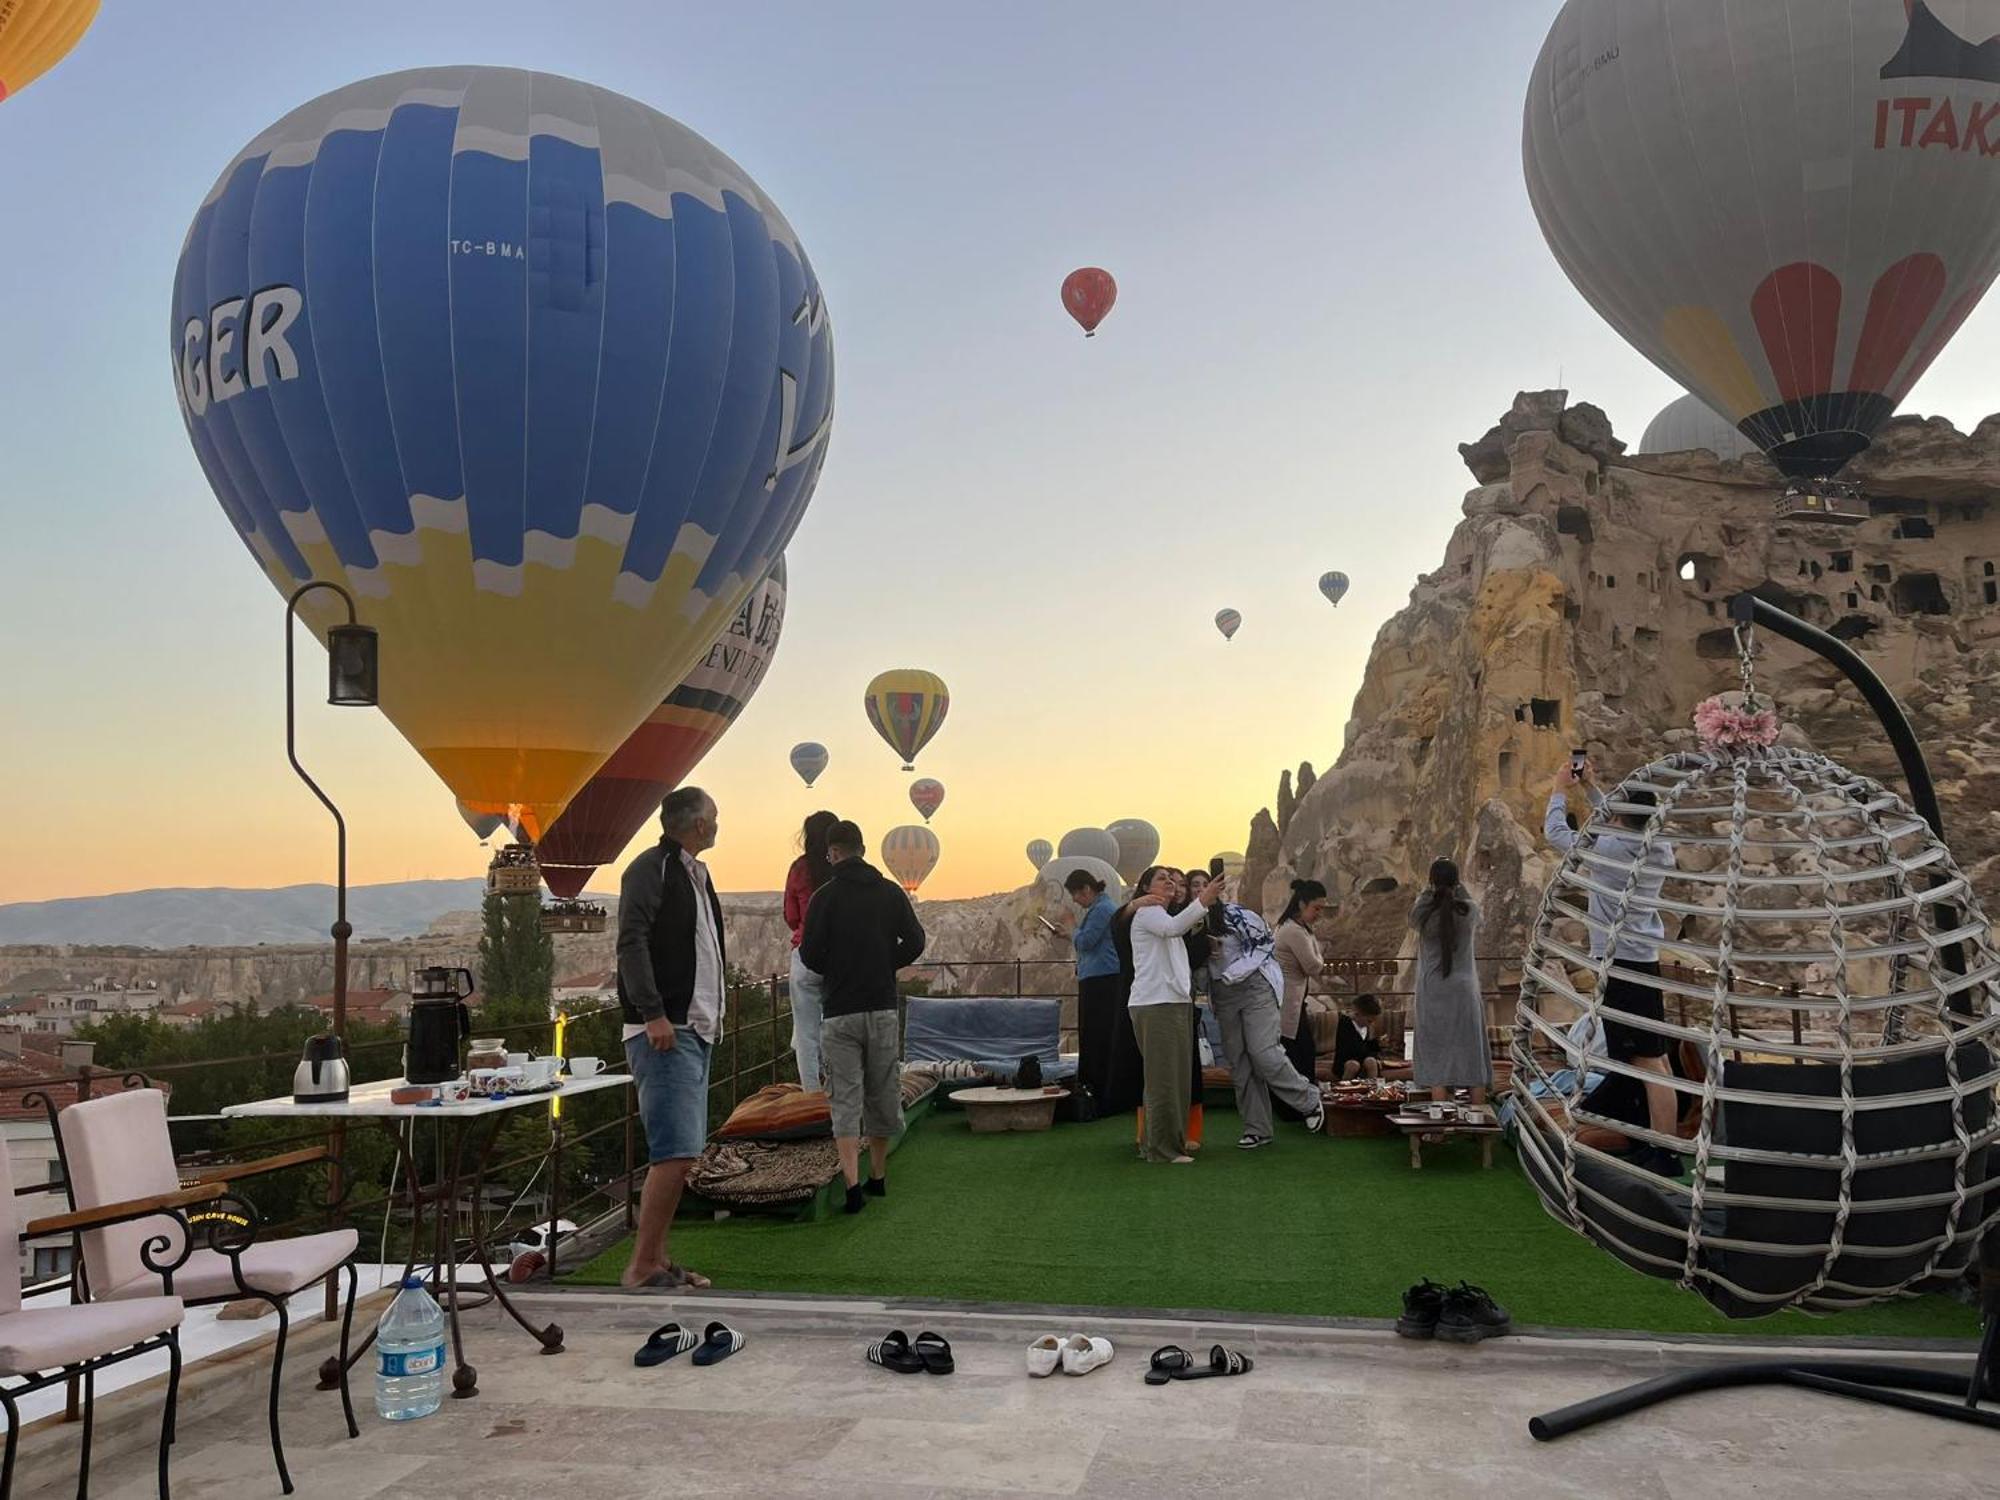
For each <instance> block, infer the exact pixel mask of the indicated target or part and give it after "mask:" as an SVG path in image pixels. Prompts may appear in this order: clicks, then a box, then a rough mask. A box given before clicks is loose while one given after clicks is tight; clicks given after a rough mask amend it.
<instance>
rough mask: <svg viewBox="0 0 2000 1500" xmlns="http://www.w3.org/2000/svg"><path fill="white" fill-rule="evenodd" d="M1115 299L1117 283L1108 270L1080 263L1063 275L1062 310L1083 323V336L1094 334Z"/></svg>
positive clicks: (1087, 336)
mask: <svg viewBox="0 0 2000 1500" xmlns="http://www.w3.org/2000/svg"><path fill="white" fill-rule="evenodd" d="M1117 300H1118V283H1117V282H1115V281H1113V280H1112V279H1111V273H1110V272H1109V271H1103V270H1099V269H1098V268H1097V267H1096V266H1083V267H1081V268H1080V269H1078V270H1075V271H1072V272H1070V273H1069V275H1067V276H1065V277H1064V278H1063V284H1062V305H1063V310H1064V311H1065V312H1067V313H1068V314H1069V315H1070V316H1071V317H1072V318H1075V319H1076V321H1077V322H1078V323H1080V324H1081V325H1082V326H1083V336H1084V337H1085V338H1087V339H1094V338H1096V337H1097V325H1098V324H1099V323H1102V322H1103V321H1104V320H1105V318H1106V317H1107V316H1108V315H1109V314H1110V312H1111V304H1112V303H1114V302H1116V301H1117Z"/></svg>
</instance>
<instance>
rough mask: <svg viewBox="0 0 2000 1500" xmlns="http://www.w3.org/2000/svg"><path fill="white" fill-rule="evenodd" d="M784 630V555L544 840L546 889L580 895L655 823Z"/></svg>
mask: <svg viewBox="0 0 2000 1500" xmlns="http://www.w3.org/2000/svg"><path fill="white" fill-rule="evenodd" d="M784 628H785V560H784V559H783V558H782V557H781V558H779V559H778V565H777V566H776V567H775V568H773V569H772V570H771V573H770V576H769V577H768V578H766V579H765V580H764V581H763V582H762V583H761V584H759V585H758V586H757V588H756V590H755V591H754V592H753V593H752V594H751V595H750V597H749V598H747V599H745V600H744V601H743V607H742V608H741V609H739V610H737V611H736V617H735V618H734V619H732V620H731V621H730V622H729V628H728V629H727V630H725V631H723V632H722V634H721V635H720V636H718V637H716V640H715V644H713V645H712V646H710V647H709V648H708V655H706V656H704V657H703V658H702V659H701V661H700V662H699V663H698V664H697V665H696V667H695V669H694V670H693V671H692V672H689V673H688V674H687V676H685V677H683V678H682V679H681V681H680V685H679V686H678V687H676V688H675V689H674V690H673V691H672V692H671V693H669V694H667V696H666V699H665V701H664V702H662V703H661V704H660V706H659V707H658V708H656V709H654V710H653V711H652V713H651V714H649V715H647V717H646V722H645V723H643V724H641V725H640V726H639V727H638V728H637V729H635V730H633V731H632V733H631V734H630V735H628V736H627V737H626V740H625V743H624V744H622V745H620V746H619V747H618V748H617V749H616V750H614V751H612V752H611V758H610V759H609V760H607V761H606V762H605V763H604V764H603V765H602V766H600V767H599V768H598V771H597V774H596V775H594V776H592V777H591V778H590V780H589V781H587V782H585V783H584V787H583V790H582V791H580V792H578V793H577V794H576V796H574V797H573V798H571V799H570V804H569V806H568V807H566V808H564V809H563V813H562V816H561V817H559V818H557V819H556V820H555V822H554V823H552V824H551V825H550V826H549V829H548V831H547V832H546V833H544V834H543V835H542V838H541V842H540V843H539V844H538V845H536V848H535V860H536V862H537V863H538V864H540V866H541V867H542V879H543V880H545V881H546V882H548V887H549V889H550V890H551V891H553V892H554V893H555V894H556V895H558V896H560V897H563V898H564V899H568V898H570V897H573V896H576V895H578V894H580V893H581V892H582V890H583V888H584V885H585V884H586V883H587V882H588V881H589V879H590V877H591V876H592V875H593V874H594V873H595V872H596V870H597V867H598V866H599V865H604V864H609V863H610V862H611V861H612V860H614V859H616V858H617V857H618V856H619V854H620V853H621V852H622V851H623V850H624V848H625V846H626V845H627V844H629V843H630V842H631V841H632V836H633V835H634V834H636V833H638V832H639V830H640V829H642V828H644V827H645V826H646V825H647V824H648V823H649V822H651V821H652V820H653V819H654V818H655V817H657V816H658V814H659V811H660V801H661V799H662V798H663V797H665V796H666V795H667V793H668V792H671V791H672V790H673V789H674V788H675V787H677V786H679V785H680V784H681V783H682V782H683V781H685V780H686V779H687V777H688V775H689V773H690V772H692V771H693V770H694V768H695V767H696V766H698V765H700V764H701V760H702V757H703V756H705V755H707V754H708V752H709V751H710V750H712V749H714V748H715V743H716V741H717V740H719V739H721V738H722V737H723V735H725V734H727V733H728V732H729V726H730V725H731V724H734V723H735V722H736V716H737V715H738V714H740V713H742V712H743V705H744V704H746V703H748V702H749V701H750V699H751V697H752V695H753V694H755V693H756V691H757V687H758V684H760V683H761V682H763V680H764V674H765V673H766V672H767V671H769V670H770V666H771V658H772V657H773V656H775V655H776V654H777V651H778V638H779V636H780V635H782V634H783V632H784Z"/></svg>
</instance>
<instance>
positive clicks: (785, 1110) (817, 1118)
mask: <svg viewBox="0 0 2000 1500" xmlns="http://www.w3.org/2000/svg"><path fill="white" fill-rule="evenodd" d="M830 1109H831V1106H830V1104H829V1102H828V1100H827V1096H826V1095H825V1094H824V1093H823V1092H821V1091H819V1090H817V1089H814V1090H810V1091H809V1090H806V1089H802V1088H800V1087H799V1086H798V1085H797V1084H796V1083H772V1084H766V1085H765V1086H764V1087H763V1088H761V1089H759V1090H757V1092H756V1093H754V1094H752V1095H751V1096H750V1097H749V1098H747V1099H745V1100H744V1101H743V1102H742V1103H741V1104H739V1105H737V1106H736V1108H735V1109H734V1110H732V1111H730V1115H729V1118H728V1119H727V1120H724V1121H723V1122H722V1128H721V1129H720V1130H718V1131H716V1132H715V1137H716V1139H717V1140H723V1141H796V1140H804V1139H807V1138H808V1137H811V1136H817V1135H825V1136H830V1135H832V1134H833V1116H832V1114H831V1112H830Z"/></svg>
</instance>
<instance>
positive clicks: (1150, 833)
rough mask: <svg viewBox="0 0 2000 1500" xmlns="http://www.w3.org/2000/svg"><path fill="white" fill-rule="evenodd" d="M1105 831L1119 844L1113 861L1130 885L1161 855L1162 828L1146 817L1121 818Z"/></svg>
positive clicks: (1121, 876) (1121, 875)
mask: <svg viewBox="0 0 2000 1500" xmlns="http://www.w3.org/2000/svg"><path fill="white" fill-rule="evenodd" d="M1104 831H1105V832H1106V833H1108V834H1110V835H1111V837H1112V840H1113V841H1114V842H1115V843H1116V844H1117V845H1118V857H1117V858H1116V859H1114V860H1112V861H1111V863H1112V864H1114V865H1116V866H1117V867H1118V874H1119V876H1120V878H1122V879H1123V880H1124V881H1125V882H1126V884H1128V885H1129V884H1130V883H1131V882H1133V881H1135V880H1137V879H1138V878H1139V877H1140V876H1141V875H1143V874H1145V873H1146V866H1148V865H1150V864H1151V863H1152V862H1153V861H1154V860H1156V859H1158V858H1159V857H1160V830H1159V829H1157V828H1155V827H1154V826H1153V825H1152V824H1151V823H1148V822H1147V821H1146V820H1145V819H1144V818H1120V819H1119V820H1118V821H1117V822H1115V823H1113V824H1112V825H1111V826H1110V827H1109V828H1107V829H1105V830H1104Z"/></svg>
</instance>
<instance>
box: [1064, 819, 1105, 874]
mask: <svg viewBox="0 0 2000 1500" xmlns="http://www.w3.org/2000/svg"><path fill="white" fill-rule="evenodd" d="M1056 853H1057V854H1064V855H1067V854H1075V855H1088V856H1089V857H1090V858H1092V859H1101V860H1103V861H1104V862H1105V863H1106V864H1107V865H1110V866H1111V867H1112V868H1113V869H1116V868H1117V867H1118V840H1117V839H1116V838H1114V837H1112V835H1111V834H1110V833H1109V832H1107V831H1106V830H1105V829H1102V828H1072V829H1071V830H1070V831H1069V832H1068V833H1066V834H1064V835H1063V836H1062V841H1061V842H1060V843H1058V844H1057V845H1056Z"/></svg>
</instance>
